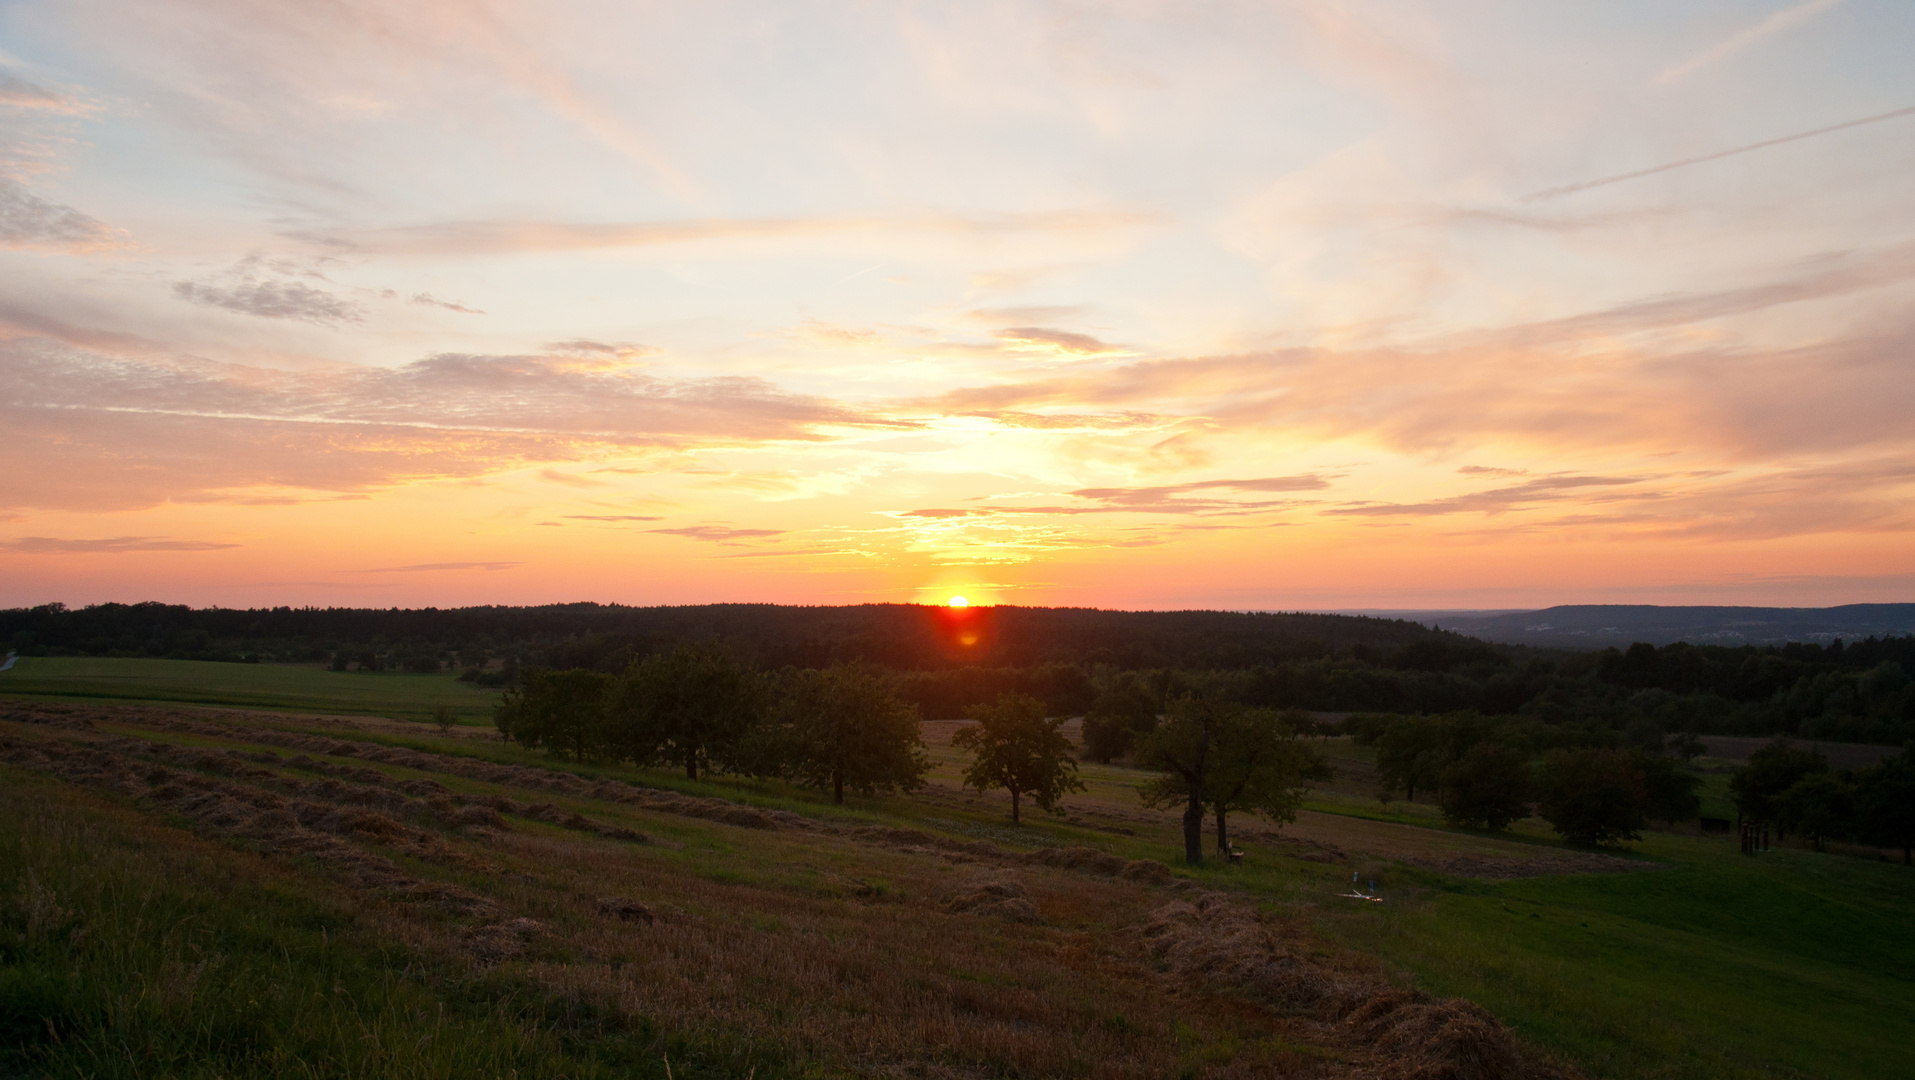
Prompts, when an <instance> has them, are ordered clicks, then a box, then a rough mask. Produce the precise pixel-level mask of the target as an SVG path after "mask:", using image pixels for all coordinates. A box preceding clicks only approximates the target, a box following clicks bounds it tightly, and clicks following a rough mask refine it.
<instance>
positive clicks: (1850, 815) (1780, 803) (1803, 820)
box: [1770, 772, 1855, 851]
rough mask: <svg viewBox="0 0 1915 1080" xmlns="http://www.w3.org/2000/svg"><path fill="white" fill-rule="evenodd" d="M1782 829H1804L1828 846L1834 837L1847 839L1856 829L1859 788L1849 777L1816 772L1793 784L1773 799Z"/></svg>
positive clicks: (1812, 839) (1811, 840) (1818, 844)
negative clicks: (1849, 780) (1856, 797)
mask: <svg viewBox="0 0 1915 1080" xmlns="http://www.w3.org/2000/svg"><path fill="white" fill-rule="evenodd" d="M1770 811H1771V813H1772V814H1773V815H1774V818H1775V826H1776V831H1777V832H1779V833H1783V834H1787V833H1800V834H1801V835H1802V836H1803V838H1805V839H1806V840H1808V842H1809V843H1810V844H1811V845H1813V846H1814V847H1815V850H1817V851H1822V850H1824V847H1825V845H1826V844H1827V843H1828V841H1830V840H1846V839H1848V838H1849V837H1850V836H1852V835H1853V834H1854V832H1855V790H1854V788H1853V787H1852V786H1851V785H1850V784H1849V782H1848V780H1847V778H1845V777H1842V776H1838V775H1836V774H1835V773H1831V772H1816V773H1810V774H1808V775H1807V776H1804V777H1803V778H1802V779H1800V780H1797V781H1796V782H1795V783H1793V784H1790V785H1789V789H1788V790H1787V791H1784V792H1783V793H1782V794H1780V795H1778V796H1776V797H1775V799H1774V800H1773V801H1772V802H1771V803H1770Z"/></svg>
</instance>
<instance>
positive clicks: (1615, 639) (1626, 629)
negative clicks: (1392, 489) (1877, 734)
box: [1393, 604, 1915, 649]
mask: <svg viewBox="0 0 1915 1080" xmlns="http://www.w3.org/2000/svg"><path fill="white" fill-rule="evenodd" d="M1393 614H1395V615H1397V616H1398V617H1400V618H1408V619H1414V620H1416V621H1417V622H1422V623H1424V624H1426V625H1430V624H1434V625H1438V626H1441V627H1442V628H1443V629H1445V630H1454V631H1456V632H1457V633H1460V634H1467V635H1469V636H1471V637H1476V638H1481V639H1483V640H1484V641H1495V642H1501V643H1504V644H1508V645H1540V646H1549V647H1552V648H1568V649H1605V648H1608V647H1610V646H1612V645H1615V646H1625V645H1628V644H1630V643H1632V642H1637V641H1646V642H1648V643H1650V644H1651V645H1668V644H1670V643H1672V642H1677V641H1686V642H1689V643H1690V644H1692V645H1782V644H1786V643H1788V642H1791V641H1800V642H1814V643H1816V644H1821V645H1827V644H1829V643H1831V642H1833V641H1835V640H1836V639H1838V638H1839V639H1842V640H1845V641H1858V640H1860V639H1862V638H1867V637H1887V636H1889V635H1894V636H1897V637H1899V636H1901V635H1903V634H1915V604H1844V605H1843V606H1841V607H1827V608H1774V607H1658V606H1655V605H1653V604H1565V605H1562V606H1559V607H1551V608H1543V609H1542V610H1540V611H1523V612H1515V613H1494V612H1480V613H1471V612H1454V611H1450V612H1437V611H1432V612H1425V613H1422V617H1419V615H1418V614H1417V613H1414V612H1395V613H1393Z"/></svg>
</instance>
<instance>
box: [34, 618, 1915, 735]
mask: <svg viewBox="0 0 1915 1080" xmlns="http://www.w3.org/2000/svg"><path fill="white" fill-rule="evenodd" d="M0 640H4V641H7V642H10V643H11V646H12V647H13V648H15V649H18V650H19V651H21V652H22V653H24V654H26V655H98V656H162V657H174V658H184V659H209V660H210V659H218V660H248V659H251V660H261V661H281V662H308V663H312V662H321V663H330V664H331V665H332V666H333V667H334V668H335V669H337V670H341V671H347V670H352V671H368V672H370V671H378V670H382V669H393V670H412V671H437V670H445V669H455V670H462V671H464V672H465V673H466V677H468V678H471V679H473V680H475V681H480V682H482V683H485V684H488V685H495V686H505V685H518V683H519V680H520V679H521V678H522V676H521V672H525V671H530V670H533V669H538V668H548V669H555V670H571V669H582V670H590V671H598V672H602V673H606V674H616V673H619V672H623V671H625V670H626V669H627V668H628V667H629V666H630V665H631V664H632V663H633V662H634V661H638V660H643V659H644V658H646V657H648V656H651V655H654V654H657V653H661V652H665V651H669V650H670V649H671V648H672V647H673V646H675V645H677V644H679V643H682V642H688V641H690V642H699V641H703V642H715V643H720V644H722V645H723V646H724V647H725V648H726V649H727V651H728V652H730V653H731V654H732V655H734V656H737V657H738V658H739V659H740V660H741V662H743V663H745V664H747V665H748V666H751V667H754V668H757V669H761V670H777V669H782V668H787V667H790V668H799V669H820V668H826V667H830V666H832V665H834V664H845V663H862V664H869V665H873V666H876V667H879V668H882V669H884V670H885V671H887V672H888V673H889V677H890V678H891V679H892V680H894V682H895V690H896V692H897V693H898V695H899V697H900V698H901V699H902V700H904V701H906V702H907V703H910V704H912V705H915V706H916V707H917V708H918V710H919V712H920V714H921V715H922V716H923V717H925V718H926V719H953V718H957V717H960V716H963V715H965V714H966V712H967V710H969V709H971V708H973V707H976V706H978V705H982V704H987V703H991V702H995V701H997V700H998V699H999V698H1000V697H1001V696H1002V695H1004V694H1007V693H1016V694H1022V695H1025V696H1028V697H1031V698H1034V699H1036V700H1038V701H1041V702H1043V703H1044V705H1045V707H1046V709H1047V710H1048V711H1049V712H1051V713H1052V714H1053V715H1080V714H1085V713H1089V712H1093V711H1095V710H1096V708H1097V706H1098V702H1099V701H1100V700H1103V701H1104V702H1105V705H1106V706H1107V708H1106V709H1105V710H1104V711H1106V712H1108V711H1110V710H1111V709H1119V708H1129V709H1131V711H1132V712H1136V711H1137V710H1139V709H1141V708H1143V707H1144V706H1143V705H1140V704H1138V703H1137V701H1132V702H1131V703H1130V704H1128V705H1126V704H1124V699H1126V698H1131V699H1142V698H1148V699H1150V700H1149V701H1148V703H1147V704H1148V705H1149V707H1150V710H1151V714H1152V715H1156V714H1158V713H1161V712H1163V711H1164V710H1165V709H1166V708H1167V706H1168V703H1169V701H1170V700H1171V699H1172V698H1174V697H1175V696H1176V694H1177V693H1178V692H1180V691H1181V690H1184V689H1188V688H1189V687H1191V686H1193V685H1196V684H1198V683H1201V684H1202V685H1203V686H1204V688H1205V692H1206V693H1209V694H1211V695H1213V696H1215V697H1217V698H1219V699H1221V700H1229V701H1235V702H1239V703H1241V704H1244V705H1246V706H1253V707H1261V708H1277V709H1288V708H1294V709H1305V710H1311V711H1318V712H1387V713H1402V714H1444V713H1453V712H1474V713H1480V714H1482V715H1485V716H1499V717H1525V718H1529V719H1533V720H1535V721H1538V722H1540V723H1542V724H1545V725H1548V726H1550V727H1555V728H1562V727H1571V728H1577V727H1580V728H1597V729H1603V730H1608V731H1613V732H1616V733H1620V734H1621V735H1624V736H1626V737H1627V738H1628V739H1629V740H1631V741H1633V742H1635V743H1641V744H1646V743H1647V742H1648V741H1650V740H1652V739H1653V738H1656V737H1661V736H1667V735H1674V734H1678V733H1685V732H1687V733H1695V734H1737V735H1758V736H1768V735H1774V734H1778V733H1780V734H1791V735H1796V736H1800V737H1804V738H1812V739H1821V740H1829V741H1851V742H1874V743H1886V744H1891V745H1894V744H1900V743H1902V742H1904V741H1906V740H1908V739H1910V738H1911V737H1915V636H1911V637H1888V638H1869V639H1865V640H1862V641H1855V642H1842V641H1836V642H1835V643H1833V644H1831V645H1826V646H1824V645H1819V644H1812V643H1809V644H1790V645H1785V646H1761V647H1757V646H1742V647H1727V646H1711V645H1705V646H1695V645H1688V644H1683V643H1677V644H1673V645H1666V646H1662V647H1660V648H1657V647H1655V646H1652V645H1647V644H1641V643H1638V644H1635V645H1632V646H1630V647H1629V648H1628V649H1627V650H1618V649H1609V650H1604V651H1602V652H1595V653H1576V652H1567V651H1555V650H1538V649H1532V648H1528V647H1523V646H1506V645H1491V644H1488V643H1485V642H1481V641H1477V640H1475V639H1471V638H1466V637H1463V636H1461V635H1458V634H1455V633H1450V632H1447V631H1437V630H1432V629H1429V628H1428V627H1424V626H1421V625H1419V624H1417V623H1413V622H1409V621H1406V620H1390V619H1377V618H1366V617H1353V616H1341V615H1317V614H1267V613H1240V612H1216V611H1179V612H1117V611H1099V610H1094V609H1081V608H1019V607H995V608H973V609H967V610H964V611H953V610H952V609H948V608H937V607H925V606H918V605H902V604H871V605H859V606H850V607H782V606H777V605H758V604H717V605H703V606H695V607H659V608H632V607H622V606H618V605H599V604H566V605H551V606H546V607H524V608H512V607H483V608H458V609H447V610H437V609H419V610H404V609H391V610H369V609H348V608H326V609H321V608H274V609H260V610H246V611H240V610H231V609H221V608H210V609H192V608H185V607H176V606H168V605H161V604H132V605H126V604H103V605H98V606H94V607H87V608H80V609H67V608H64V607H61V606H60V605H48V606H44V607H38V608H27V609H15V610H11V611H0Z"/></svg>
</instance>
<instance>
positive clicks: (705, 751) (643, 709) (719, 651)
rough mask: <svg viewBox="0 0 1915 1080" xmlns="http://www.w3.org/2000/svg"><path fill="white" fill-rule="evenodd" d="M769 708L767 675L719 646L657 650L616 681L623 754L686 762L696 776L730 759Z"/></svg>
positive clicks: (617, 721)
mask: <svg viewBox="0 0 1915 1080" xmlns="http://www.w3.org/2000/svg"><path fill="white" fill-rule="evenodd" d="M764 705H765V693H764V684H763V680H761V679H760V678H758V676H757V675H756V674H755V673H753V672H751V671H748V670H746V669H745V667H744V665H742V664H740V663H739V662H738V660H737V659H736V658H735V657H733V656H732V655H731V653H730V652H728V651H726V650H725V649H723V648H720V647H719V646H717V645H680V646H678V647H677V648H675V649H673V650H671V651H670V652H664V653H654V654H652V655H651V656H647V657H645V658H644V659H643V660H638V661H634V662H633V663H632V665H631V667H629V668H627V669H626V671H625V674H624V676H623V677H622V678H620V679H619V687H618V693H617V697H616V704H615V714H616V715H615V726H616V728H617V740H618V744H619V750H620V754H619V756H621V757H628V758H631V759H632V760H634V761H637V762H639V763H640V764H645V763H649V762H653V761H676V762H682V763H683V764H684V766H685V776H686V777H687V778H689V779H692V780H696V779H698V773H699V770H700V769H711V768H713V767H725V766H727V765H729V764H731V762H732V759H733V758H734V757H735V756H736V754H737V751H738V748H739V745H740V743H741V742H742V741H743V740H744V738H745V736H746V734H747V733H748V732H749V731H750V730H751V728H752V726H753V725H754V724H756V723H757V722H758V720H759V718H760V717H761V715H762V714H763V712H764Z"/></svg>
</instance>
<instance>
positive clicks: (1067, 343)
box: [997, 326, 1130, 356]
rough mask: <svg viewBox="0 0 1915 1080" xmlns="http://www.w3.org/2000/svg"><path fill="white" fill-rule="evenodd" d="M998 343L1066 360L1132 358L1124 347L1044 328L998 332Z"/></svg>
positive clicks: (1030, 327)
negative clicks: (1054, 355) (1069, 358)
mask: <svg viewBox="0 0 1915 1080" xmlns="http://www.w3.org/2000/svg"><path fill="white" fill-rule="evenodd" d="M997 339H998V340H999V341H1002V342H1003V343H1004V344H1005V345H1007V346H1009V347H1011V348H1013V349H1016V350H1019V351H1021V352H1046V353H1053V354H1059V355H1064V356H1128V355H1130V352H1129V351H1128V350H1126V349H1125V348H1124V347H1123V346H1121V345H1109V344H1106V343H1104V342H1102V341H1099V340H1097V339H1096V338H1094V337H1092V336H1090V335H1089V334H1079V333H1075V332H1073V331H1070V330H1053V329H1050V328H1049V327H1043V326H1013V327H1008V328H1006V329H1003V330H999V331H997Z"/></svg>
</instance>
